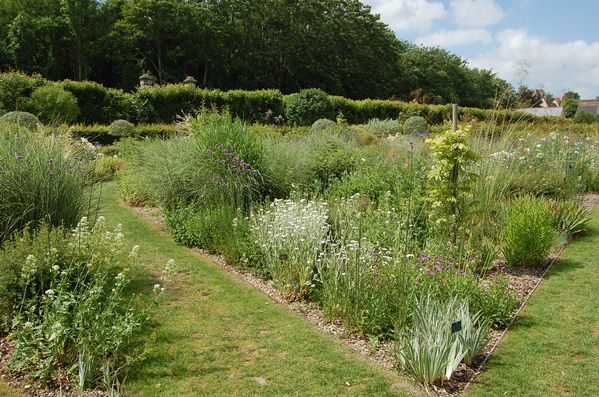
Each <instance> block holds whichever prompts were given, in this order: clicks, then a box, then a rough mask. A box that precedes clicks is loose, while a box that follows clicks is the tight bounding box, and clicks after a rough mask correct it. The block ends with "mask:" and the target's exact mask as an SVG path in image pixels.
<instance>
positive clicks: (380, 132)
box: [366, 118, 403, 137]
mask: <svg viewBox="0 0 599 397" xmlns="http://www.w3.org/2000/svg"><path fill="white" fill-rule="evenodd" d="M366 127H367V129H368V131H370V132H372V133H373V134H374V135H375V136H377V137H382V136H389V135H397V134H401V133H402V132H403V128H402V127H401V125H400V124H399V122H398V121H397V120H393V119H385V120H379V119H376V118H375V119H370V120H368V124H366Z"/></svg>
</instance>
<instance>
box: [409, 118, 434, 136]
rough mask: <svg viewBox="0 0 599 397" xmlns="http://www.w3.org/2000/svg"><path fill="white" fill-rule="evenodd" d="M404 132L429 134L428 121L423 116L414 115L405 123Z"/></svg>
mask: <svg viewBox="0 0 599 397" xmlns="http://www.w3.org/2000/svg"><path fill="white" fill-rule="evenodd" d="M403 133H404V134H413V135H428V133H429V128H428V123H427V122H426V120H425V119H424V118H423V117H420V116H412V117H410V118H409V119H407V120H406V122H405V123H404V125H403Z"/></svg>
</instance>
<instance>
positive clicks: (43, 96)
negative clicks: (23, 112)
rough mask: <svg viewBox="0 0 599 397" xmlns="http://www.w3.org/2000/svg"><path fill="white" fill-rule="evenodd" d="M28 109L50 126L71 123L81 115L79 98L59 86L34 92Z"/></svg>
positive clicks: (41, 88) (50, 86)
mask: <svg viewBox="0 0 599 397" xmlns="http://www.w3.org/2000/svg"><path fill="white" fill-rule="evenodd" d="M28 107H29V108H30V109H31V110H32V111H33V112H34V113H36V114H37V115H38V116H39V118H40V120H42V121H43V122H44V123H48V124H61V123H70V122H71V121H74V120H75V119H76V118H77V116H78V115H79V106H78V105H77V98H75V96H74V95H73V94H71V93H70V92H68V91H65V90H64V89H62V88H61V87H60V86H57V85H47V86H43V87H40V88H38V89H36V90H35V91H33V93H32V94H31V98H30V99H29V102H28Z"/></svg>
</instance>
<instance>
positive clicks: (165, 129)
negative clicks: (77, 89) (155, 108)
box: [69, 124, 185, 145]
mask: <svg viewBox="0 0 599 397" xmlns="http://www.w3.org/2000/svg"><path fill="white" fill-rule="evenodd" d="M69 132H70V133H71V134H72V135H73V136H76V137H80V138H85V139H87V140H88V141H90V142H96V143H99V144H101V145H110V144H112V143H114V142H116V141H118V140H119V139H123V138H168V137H170V136H172V135H177V134H183V133H185V131H183V130H181V129H180V128H178V127H177V126H176V125H174V124H140V125H138V126H136V127H135V131H134V132H132V133H131V134H129V135H125V136H123V135H115V134H112V133H111V131H110V126H109V125H99V124H94V125H82V124H77V125H73V126H71V127H69Z"/></svg>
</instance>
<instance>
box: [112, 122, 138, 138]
mask: <svg viewBox="0 0 599 397" xmlns="http://www.w3.org/2000/svg"><path fill="white" fill-rule="evenodd" d="M108 132H109V133H110V135H113V136H116V137H125V136H134V135H135V126H134V125H133V124H132V123H130V122H128V121H127V120H115V121H113V122H112V123H111V124H110V125H109V126H108Z"/></svg>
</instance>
